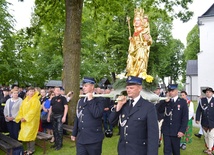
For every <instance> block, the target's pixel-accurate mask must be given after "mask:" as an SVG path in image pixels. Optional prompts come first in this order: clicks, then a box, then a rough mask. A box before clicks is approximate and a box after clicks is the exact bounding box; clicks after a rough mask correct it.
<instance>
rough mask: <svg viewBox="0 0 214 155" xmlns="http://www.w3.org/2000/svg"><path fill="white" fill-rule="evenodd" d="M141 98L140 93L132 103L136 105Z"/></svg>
mask: <svg viewBox="0 0 214 155" xmlns="http://www.w3.org/2000/svg"><path fill="white" fill-rule="evenodd" d="M139 99H140V95H138V96H137V97H135V98H134V99H133V100H134V102H133V103H132V105H133V107H134V106H135V104H136V103H137V102H138V101H139Z"/></svg>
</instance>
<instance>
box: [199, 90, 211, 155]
mask: <svg viewBox="0 0 214 155" xmlns="http://www.w3.org/2000/svg"><path fill="white" fill-rule="evenodd" d="M203 92H204V93H205V94H206V97H203V98H201V100H200V101H199V104H198V108H197V111H196V123H197V124H199V121H200V118H201V126H202V128H203V133H204V138H205V142H206V146H207V147H208V149H207V150H204V152H205V153H207V154H208V155H212V147H213V145H214V143H213V139H214V120H213V118H214V97H213V92H214V91H213V89H212V88H210V87H208V88H206V89H205V90H203Z"/></svg>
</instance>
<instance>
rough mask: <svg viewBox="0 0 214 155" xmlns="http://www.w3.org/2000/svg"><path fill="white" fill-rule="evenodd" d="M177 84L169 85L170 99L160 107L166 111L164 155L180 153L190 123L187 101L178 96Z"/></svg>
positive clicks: (178, 154) (162, 110) (163, 126)
mask: <svg viewBox="0 0 214 155" xmlns="http://www.w3.org/2000/svg"><path fill="white" fill-rule="evenodd" d="M177 86H178V85H177V84H170V85H169V86H168V91H169V97H170V98H171V99H170V98H169V99H167V100H165V101H164V102H163V103H159V104H161V105H160V107H159V109H158V110H159V112H164V121H163V124H162V133H163V140H164V155H172V154H173V155H180V139H181V137H182V136H184V133H185V131H186V128H187V123H188V107H187V104H186V101H185V100H184V99H182V98H180V97H178V90H177Z"/></svg>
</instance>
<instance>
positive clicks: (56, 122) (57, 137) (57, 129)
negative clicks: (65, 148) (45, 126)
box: [52, 114, 63, 147]
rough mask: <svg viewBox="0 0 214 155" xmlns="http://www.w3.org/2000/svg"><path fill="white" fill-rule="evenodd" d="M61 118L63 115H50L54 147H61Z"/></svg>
mask: <svg viewBox="0 0 214 155" xmlns="http://www.w3.org/2000/svg"><path fill="white" fill-rule="evenodd" d="M62 117H63V115H59V114H53V115H52V122H53V134H54V142H55V146H56V147H62V140H63V127H62Z"/></svg>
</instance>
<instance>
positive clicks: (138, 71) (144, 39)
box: [126, 8, 152, 79]
mask: <svg viewBox="0 0 214 155" xmlns="http://www.w3.org/2000/svg"><path fill="white" fill-rule="evenodd" d="M134 13H135V16H134V20H133V25H134V33H133V36H132V37H131V36H130V37H129V40H130V44H129V50H128V59H127V66H126V75H127V76H137V77H141V78H143V79H145V78H147V65H148V60H149V52H150V45H151V44H152V37H151V35H150V27H149V21H148V16H146V15H144V11H143V9H141V8H140V9H138V8H137V9H135V12H134ZM128 20H129V19H128ZM128 22H129V21H128ZM129 27H130V26H129ZM129 33H130V32H129Z"/></svg>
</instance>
